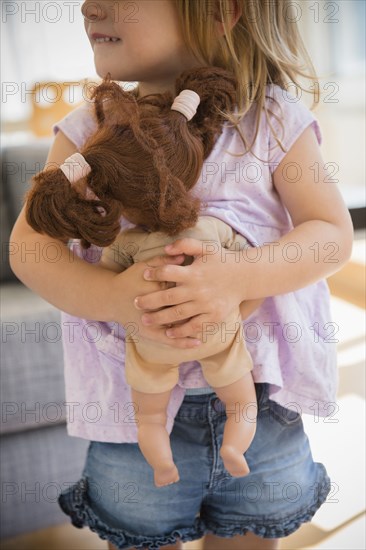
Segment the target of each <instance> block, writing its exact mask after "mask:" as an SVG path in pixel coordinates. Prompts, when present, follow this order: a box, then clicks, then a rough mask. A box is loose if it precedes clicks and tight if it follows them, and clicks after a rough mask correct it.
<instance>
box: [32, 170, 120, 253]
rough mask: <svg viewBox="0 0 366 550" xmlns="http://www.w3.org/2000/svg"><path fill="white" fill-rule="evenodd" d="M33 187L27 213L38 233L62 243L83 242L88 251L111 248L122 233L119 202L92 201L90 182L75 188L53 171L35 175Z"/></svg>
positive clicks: (61, 174)
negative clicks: (92, 246) (71, 240)
mask: <svg viewBox="0 0 366 550" xmlns="http://www.w3.org/2000/svg"><path fill="white" fill-rule="evenodd" d="M84 179H87V178H84ZM32 184H33V186H32V188H31V190H30V191H29V192H28V193H27V195H26V210H25V214H26V220H27V223H28V224H29V225H30V226H31V227H32V228H33V229H34V231H37V232H38V233H43V234H46V235H49V236H50V237H53V238H55V239H59V240H62V241H66V240H68V239H81V242H82V245H83V247H84V248H88V247H89V246H90V244H91V243H92V244H96V245H97V246H108V245H109V244H111V243H112V242H113V240H114V239H115V237H116V236H117V234H118V232H119V231H120V225H119V222H118V220H119V217H120V212H121V208H120V205H119V203H118V201H113V200H105V201H103V200H100V199H99V197H95V198H88V197H87V195H86V193H87V191H86V190H87V186H86V182H85V184H84V185H83V186H82V184H83V181H80V182H78V185H77V186H73V185H71V183H70V181H69V180H68V179H67V177H66V176H65V174H64V173H63V172H62V171H61V170H60V169H56V170H55V169H52V170H44V171H42V172H40V173H39V174H37V175H36V176H34V177H33V178H32ZM82 187H84V190H83V191H82V190H81V189H82Z"/></svg>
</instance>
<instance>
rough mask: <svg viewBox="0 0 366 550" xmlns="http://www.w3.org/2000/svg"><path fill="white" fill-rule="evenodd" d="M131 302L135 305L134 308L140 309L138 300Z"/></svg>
mask: <svg viewBox="0 0 366 550" xmlns="http://www.w3.org/2000/svg"><path fill="white" fill-rule="evenodd" d="M133 302H134V304H135V308H136V309H141V307H140V305H139V298H135V299H134V301H133Z"/></svg>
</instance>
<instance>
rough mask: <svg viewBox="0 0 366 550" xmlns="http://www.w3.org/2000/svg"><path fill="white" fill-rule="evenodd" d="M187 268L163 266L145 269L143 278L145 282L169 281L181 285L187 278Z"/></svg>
mask: <svg viewBox="0 0 366 550" xmlns="http://www.w3.org/2000/svg"><path fill="white" fill-rule="evenodd" d="M188 268H189V266H185V267H183V266H180V265H170V264H168V265H163V266H159V267H149V268H148V269H145V271H144V273H143V277H144V279H145V280H146V281H169V282H172V283H181V282H183V281H185V280H186V278H187V275H188V273H187V270H188Z"/></svg>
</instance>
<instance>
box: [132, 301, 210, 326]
mask: <svg viewBox="0 0 366 550" xmlns="http://www.w3.org/2000/svg"><path fill="white" fill-rule="evenodd" d="M197 313H198V312H197V311H196V310H195V307H194V303H193V302H184V303H183V304H178V305H174V306H173V307H167V308H164V309H162V310H160V311H154V312H151V313H144V314H143V316H142V317H141V321H142V324H143V325H145V326H149V325H170V324H172V323H176V322H177V321H183V320H185V319H190V318H191V317H193V316H194V315H197ZM199 313H202V312H199Z"/></svg>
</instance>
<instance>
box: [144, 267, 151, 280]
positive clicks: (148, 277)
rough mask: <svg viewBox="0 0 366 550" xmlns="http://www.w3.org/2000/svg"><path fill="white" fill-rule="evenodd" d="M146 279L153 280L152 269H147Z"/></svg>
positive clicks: (145, 272)
mask: <svg viewBox="0 0 366 550" xmlns="http://www.w3.org/2000/svg"><path fill="white" fill-rule="evenodd" d="M144 277H145V279H151V269H146V270H145V271H144Z"/></svg>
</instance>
